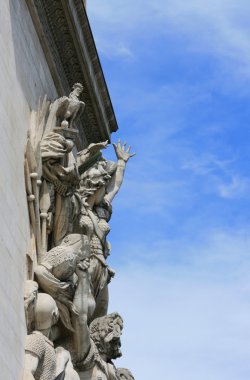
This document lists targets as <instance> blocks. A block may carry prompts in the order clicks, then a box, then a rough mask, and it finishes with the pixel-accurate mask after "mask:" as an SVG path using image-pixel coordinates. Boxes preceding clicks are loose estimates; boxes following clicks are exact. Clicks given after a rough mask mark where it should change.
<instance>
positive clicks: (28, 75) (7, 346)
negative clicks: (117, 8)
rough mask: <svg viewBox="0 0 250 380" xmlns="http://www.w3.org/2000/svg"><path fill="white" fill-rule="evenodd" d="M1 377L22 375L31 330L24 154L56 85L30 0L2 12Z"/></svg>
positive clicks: (18, 1)
mask: <svg viewBox="0 0 250 380" xmlns="http://www.w3.org/2000/svg"><path fill="white" fill-rule="evenodd" d="M0 25H1V26H0V48H1V52H2V54H1V60H0V83H1V90H0V129H1V151H0V156H1V167H0V184H1V185H0V221H1V222H0V223H1V224H0V225H1V236H0V246H1V248H0V249H1V250H0V254H1V265H0V300H1V301H0V303H1V308H0V368H1V375H0V377H1V378H2V379H5V380H14V379H19V378H20V377H21V371H22V368H23V359H24V337H25V335H26V327H25V318H24V308H23V286H24V280H25V256H26V251H27V244H28V242H29V233H30V232H29V220H28V211H27V205H26V202H25V199H26V194H25V185H24V175H23V157H24V152H25V145H26V138H27V128H28V125H29V122H30V111H31V109H33V108H34V107H36V106H37V103H38V99H39V97H41V96H43V95H44V94H45V93H47V94H48V96H50V97H51V98H54V97H56V96H57V91H56V88H55V85H54V82H53V80H52V77H51V74H50V70H49V68H48V65H47V62H46V59H45V56H44V52H43V50H42V47H41V45H40V43H39V39H38V36H37V34H36V31H35V28H34V25H33V22H32V19H31V16H30V13H29V10H28V7H27V5H26V2H25V0H11V1H3V2H2V3H1V12H0Z"/></svg>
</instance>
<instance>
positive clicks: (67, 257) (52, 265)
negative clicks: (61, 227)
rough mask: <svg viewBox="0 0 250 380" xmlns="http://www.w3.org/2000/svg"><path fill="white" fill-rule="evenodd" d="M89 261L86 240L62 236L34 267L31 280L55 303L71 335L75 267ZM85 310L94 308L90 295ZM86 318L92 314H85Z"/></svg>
mask: <svg viewBox="0 0 250 380" xmlns="http://www.w3.org/2000/svg"><path fill="white" fill-rule="evenodd" d="M86 258H89V241H88V238H87V237H86V236H84V235H81V234H71V235H68V236H66V237H65V238H64V239H63V241H62V243H61V244H60V245H59V246H57V247H55V248H52V249H51V250H50V251H49V252H48V253H47V254H46V255H45V257H44V259H43V261H42V262H41V264H40V265H38V266H37V267H36V270H35V277H36V280H37V282H38V284H39V286H40V288H41V289H42V290H43V291H44V292H46V293H48V294H50V295H51V296H52V297H53V298H54V299H55V301H56V303H57V306H58V308H59V311H60V318H61V321H62V323H63V324H64V326H65V327H66V328H67V329H69V330H71V331H73V327H72V323H71V314H72V313H74V314H77V310H76V308H75V307H74V304H73V298H74V292H75V282H76V279H74V277H73V276H74V274H75V271H76V267H77V264H78V263H80V262H82V261H83V260H84V259H86ZM88 306H89V309H93V308H94V307H95V301H94V300H93V299H92V296H91V293H90V294H89V299H88ZM89 314H92V312H91V311H89Z"/></svg>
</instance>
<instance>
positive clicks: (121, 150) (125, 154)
mask: <svg viewBox="0 0 250 380" xmlns="http://www.w3.org/2000/svg"><path fill="white" fill-rule="evenodd" d="M126 145H127V144H126V142H125V143H124V144H122V145H121V141H120V139H119V140H118V143H117V145H116V144H113V147H114V149H115V153H116V156H117V158H118V160H123V161H124V162H127V161H128V160H129V159H130V157H134V156H135V153H132V154H130V153H129V152H130V149H131V146H129V147H128V148H127V149H126Z"/></svg>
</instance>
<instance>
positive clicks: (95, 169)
mask: <svg viewBox="0 0 250 380" xmlns="http://www.w3.org/2000/svg"><path fill="white" fill-rule="evenodd" d="M115 170H116V163H115V162H112V161H107V160H105V159H104V158H101V159H100V160H99V161H98V162H96V163H95V164H94V165H92V166H91V167H90V168H89V169H88V170H86V171H85V172H84V173H83V174H82V175H81V181H80V189H81V190H80V194H81V198H82V199H83V201H84V203H88V198H89V197H91V196H92V195H94V194H95V205H100V203H101V202H102V201H103V199H104V196H105V188H106V185H107V184H108V183H109V181H110V179H111V176H112V174H113V173H114V172H115ZM97 195H98V196H97Z"/></svg>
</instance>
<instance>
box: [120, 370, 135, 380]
mask: <svg viewBox="0 0 250 380" xmlns="http://www.w3.org/2000/svg"><path fill="white" fill-rule="evenodd" d="M116 373H117V376H118V379H119V380H135V378H134V376H133V375H132V373H131V372H130V371H129V370H128V369H127V368H117V370H116Z"/></svg>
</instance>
